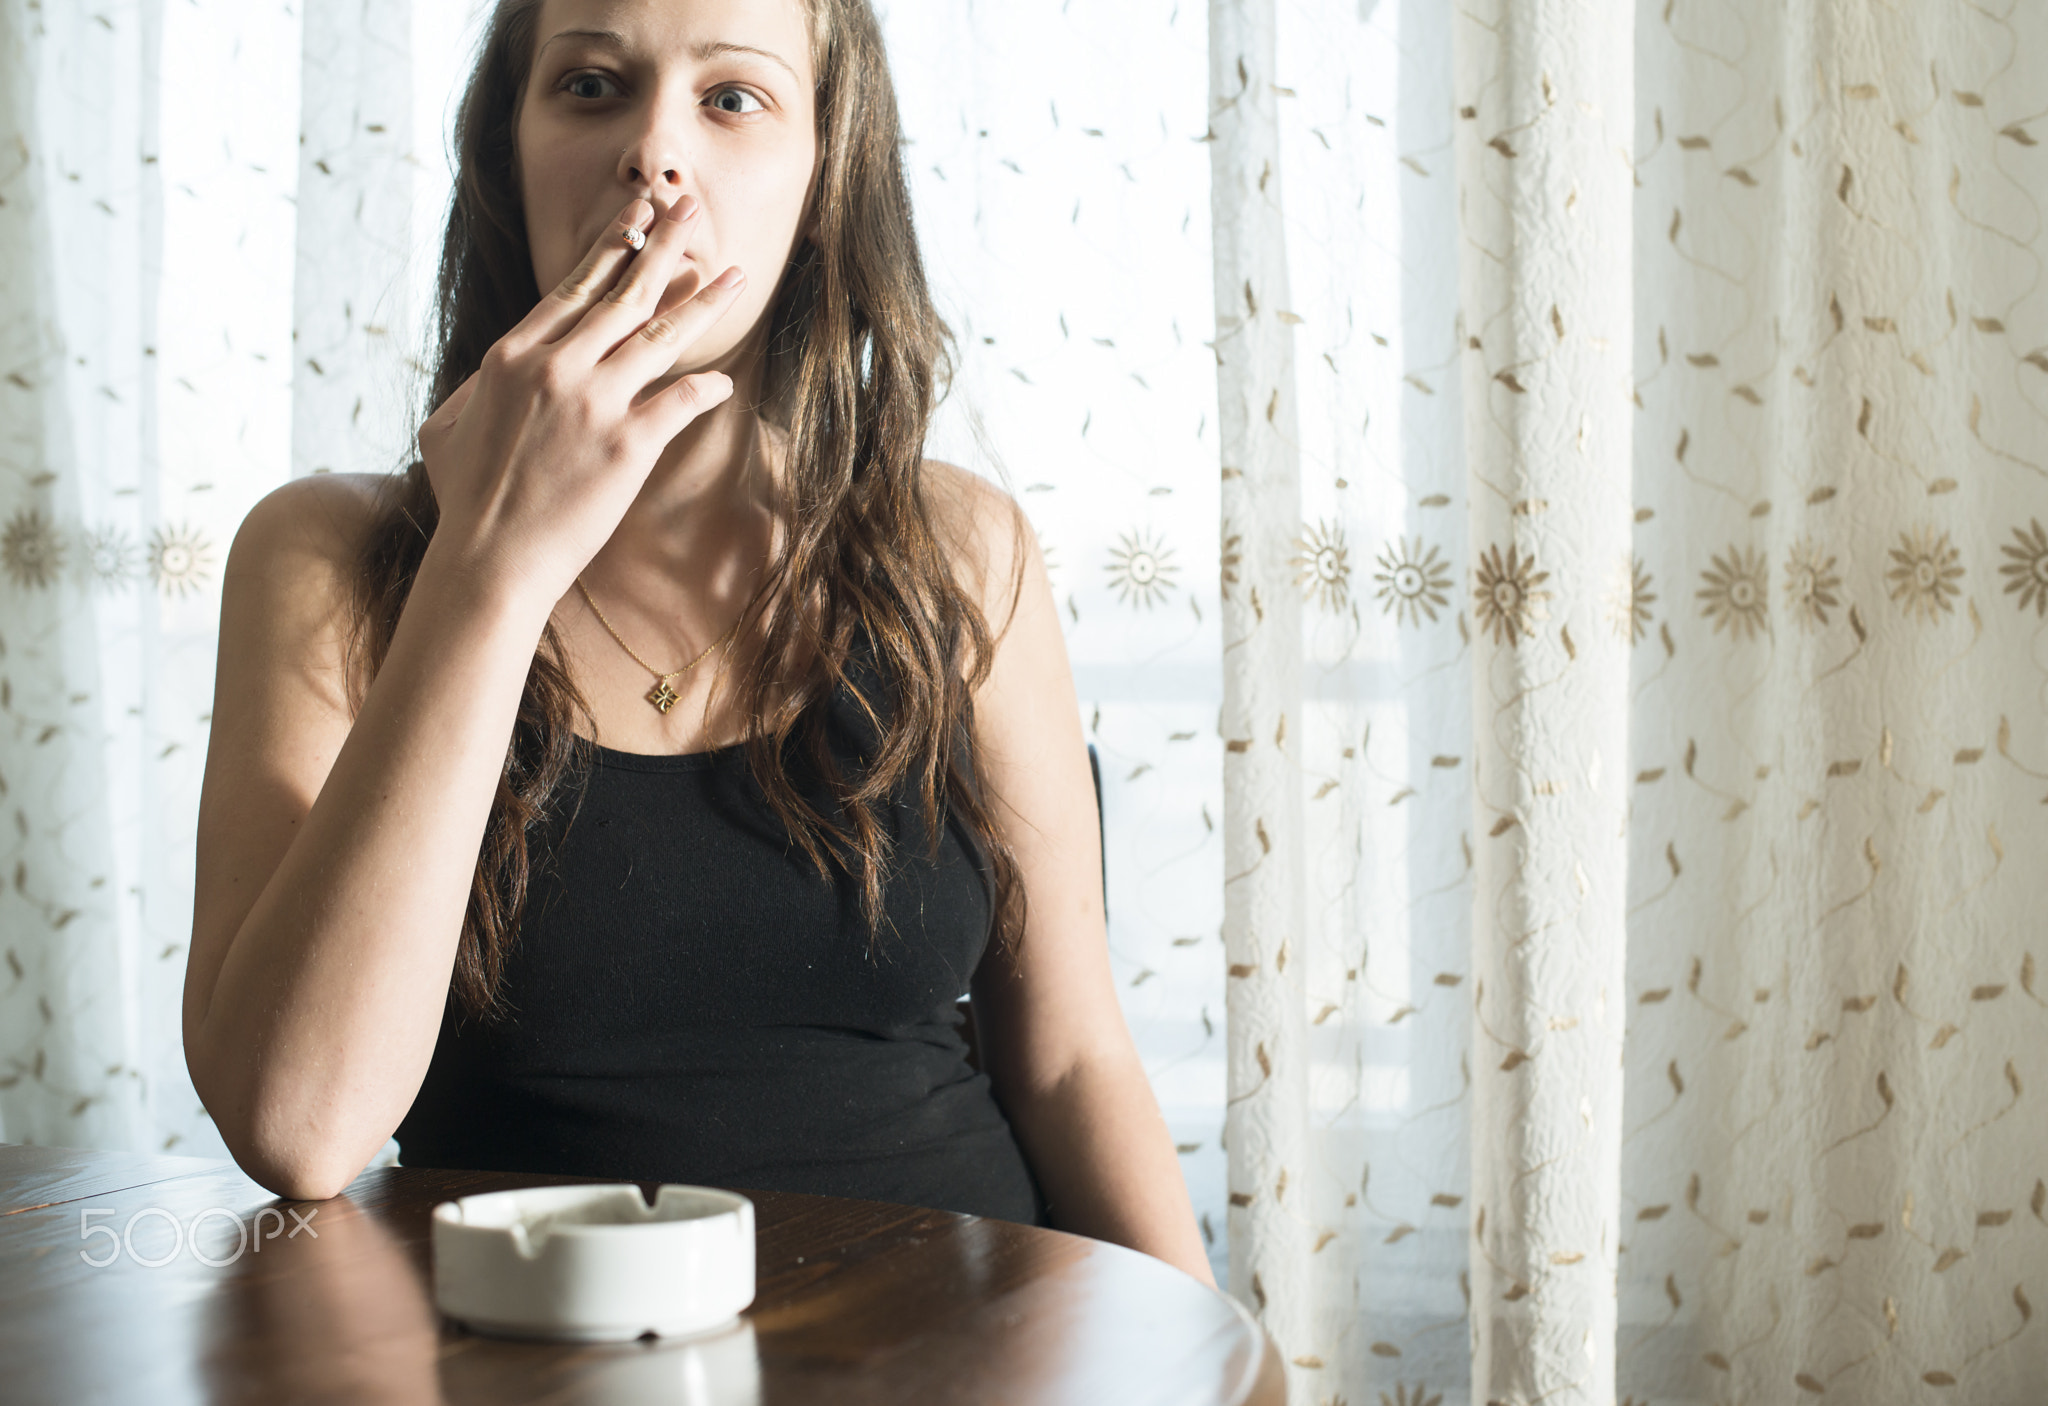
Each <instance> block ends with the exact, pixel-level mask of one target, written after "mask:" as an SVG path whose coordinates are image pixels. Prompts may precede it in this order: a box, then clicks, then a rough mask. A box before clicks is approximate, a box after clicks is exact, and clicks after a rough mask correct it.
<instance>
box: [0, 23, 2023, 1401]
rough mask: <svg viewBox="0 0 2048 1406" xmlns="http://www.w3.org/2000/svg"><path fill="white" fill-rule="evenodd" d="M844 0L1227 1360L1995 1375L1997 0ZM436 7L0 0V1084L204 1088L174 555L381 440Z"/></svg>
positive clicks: (389, 430)
mask: <svg viewBox="0 0 2048 1406" xmlns="http://www.w3.org/2000/svg"><path fill="white" fill-rule="evenodd" d="M878 9H879V10H881V11H883V12H884V18H885V25H886V29H887V33H888V37H889V42H890V45H891V54H892V59H893V63H894V67H895V71H896V74H897V79H898V84H899V90H900V96H901V100H902V104H903V123H904V137H905V142H906V145H905V147H904V151H905V155H906V163H907V170H908V172H909V174H910V177H911V180H912V184H913V193H914V196H915V199H916V204H917V210H918V217H919V221H920V233H921V236H922V239H923V244H924V250H925V255H926V259H927V265H928V270H929V272H930V273H931V276H932V279H933V282H934V287H935V291H936V293H937V295H938V297H939V300H940V305H941V310H942V312H943V313H944V315H945V316H946V317H947V319H948V321H949V322H950V323H951V325H952V326H953V328H954V330H955V331H956V333H957V334H958V335H959V339H960V344H961V351H962V362H961V370H960V375H959V378H958V381H957V382H956V385H955V389H954V394H953V396H952V398H951V399H950V400H949V401H948V402H947V404H946V406H945V407H944V408H943V410H942V412H941V418H940V422H939V424H938V426H937V427H936V430H935V433H934V440H933V444H932V450H931V452H933V453H934V454H935V455H937V456H939V457H945V458H951V459H954V460H956V461H958V462H961V463H966V464H969V465H971V466H973V467H976V468H978V469H980V470H982V471H984V472H988V473H991V474H994V475H997V476H999V477H1002V478H1003V479H1004V480H1005V481H1006V483H1007V484H1008V486H1009V487H1010V488H1011V489H1012V491H1013V492H1015V493H1016V495H1017V497H1018V499H1019V501H1020V502H1021V503H1022V504H1023V505H1024V507H1025V509H1026V511H1027V512H1028V513H1029V515H1030V517H1031V519H1032V521H1033V523H1034V525H1035V526H1036V527H1037V529H1038V531H1039V535H1040V538H1041V541H1042V542H1043V544H1044V546H1045V548H1046V551H1047V555H1048V559H1049V562H1050V565H1051V570H1052V576H1053V582H1054V588H1055V592H1056V595H1057V597H1058V600H1059V603H1060V606H1061V609H1062V611H1063V612H1064V614H1065V616H1066V620H1067V626H1068V646H1069V650H1070V653H1071V655H1072V657H1073V660H1074V663H1075V672H1076V678H1077V683H1078V685H1079V692H1080V695H1081V707H1082V711H1083V717H1084V720H1085V721H1086V723H1087V724H1088V728H1089V736H1090V739H1091V740H1092V741H1093V742H1094V743H1095V744H1096V746H1097V749H1098V751H1099V753H1100V754H1101V756H1102V759H1103V762H1104V772H1105V776H1104V782H1105V793H1106V794H1105V809H1106V812H1107V817H1108V832H1107V842H1106V843H1107V851H1108V869H1109V894H1108V897H1109V910H1110V917H1111V926H1110V944H1111V949H1112V957H1113V965H1114V970H1115V972H1116V975H1117V980H1118V982H1119V984H1120V989H1121V994H1122V997H1123V1001H1124V1007H1125V1011H1126V1014H1127V1016H1128V1018H1129V1019H1130V1022H1131V1024H1132V1028H1133V1030H1134V1032H1135V1033H1136V1034H1137V1037H1138V1039H1139V1043H1140V1048H1141V1051H1142V1052H1143V1054H1144V1055H1145V1058H1146V1063H1147V1068H1148V1070H1149V1072H1150V1073H1151V1076H1152V1079H1153V1084H1154V1088H1155V1091H1156V1092H1157V1093H1158V1095H1159V1097H1160V1100H1161V1103H1162V1105H1163V1106H1164V1107H1165V1109H1166V1112H1167V1115H1168V1121H1169V1124H1170V1126H1171V1127H1172V1129H1173V1131H1174V1136H1175V1138H1176V1140H1177V1142H1178V1143H1179V1145H1180V1147H1181V1151H1182V1159H1181V1160H1182V1166H1183V1170H1184V1172H1185V1174H1186V1176H1187V1179H1188V1184H1189V1187H1190V1190H1191V1192H1192V1194H1193V1197H1194V1201H1195V1204H1196V1208H1197V1212H1198V1215H1199V1217H1200V1218H1201V1220H1202V1223H1203V1227H1204V1231H1205V1233H1206V1235H1207V1237H1208V1239H1209V1244H1210V1249H1211V1254H1212V1257H1213V1259H1214V1262H1215V1264H1216V1267H1217V1269H1218V1273H1219V1277H1224V1276H1227V1282H1228V1284H1229V1286H1230V1288H1231V1291H1232V1292H1233V1293H1235V1294H1236V1295H1237V1296H1238V1297H1240V1298H1241V1299H1242V1300H1243V1301H1244V1302H1245V1303H1246V1304H1247V1305H1248V1306H1250V1307H1251V1308H1253V1309H1254V1310H1255V1311H1257V1312H1258V1313H1259V1315H1260V1316H1261V1318H1262V1319H1263V1320H1264V1321H1265V1323H1266V1324H1267V1326H1268V1327H1269V1329H1270V1330H1271V1331H1272V1333H1273V1335H1274V1337H1275V1339H1276V1340H1277V1341H1278V1342H1279V1343H1280V1345H1281V1347H1282V1349H1283V1352H1284V1354H1285V1356H1286V1358H1287V1360H1288V1364H1289V1365H1288V1373H1289V1377H1290V1383H1291V1391H1292V1399H1293V1400H1295V1401H1298V1402H1303V1403H1309V1402H1314V1403H1323V1402H1332V1403H1334V1402H1338V1401H1343V1402H1348V1403H1352V1404H1353V1406H1357V1403H1363V1402H1374V1403H1386V1406H1435V1403H1437V1402H1439V1401H1452V1402H1457V1401H1462V1400H1465V1399H1470V1400H1472V1401H1474V1402H1475V1403H1479V1402H1489V1401H1502V1402H1518V1403H1533V1402H1535V1401H1536V1400H1538V1399H1541V1400H1544V1401H1546V1402H1550V1401H1559V1402H1563V1401H1598V1402H1609V1401H1620V1400H1633V1401H1635V1402H1692V1401H1731V1402H1732V1401H1767V1402H1778V1401H1798V1400H1805V1399H1808V1398H1810V1397H1828V1396H1832V1397H1836V1398H1842V1397H1846V1398H1847V1399H1851V1400H1857V1401H1886V1402H1890V1401H1902V1402H1903V1401H1916V1400H1931V1401H1941V1400H1953V1401H1958V1402H1973V1403H1974V1402H1983V1403H2004V1402H2015V1401H2023V1400H2026V1399H2028V1392H2029V1390H2030V1389H2032V1385H2033V1383H2035V1382H2038V1381H2039V1380H2042V1379H2044V1377H2048V1344H2044V1338H2043V1333H2044V1331H2048V1330H2044V1329H2043V1328H2042V1326H2041V1325H2039V1324H2036V1323H2035V1322H2034V1321H2033V1320H2034V1305H2035V1303H2036V1302H2037V1301H2040V1300H2041V1299H2042V1298H2043V1295H2044V1294H2048V1273H2044V1270H2043V1266H2044V1265H2048V1189H2044V1188H2048V1181H2044V1178H2048V1162H2044V1154H2043V1152H2042V1150H2041V1149H2042V1146H2043V1144H2042V1141H2041V1138H2040V1136H2039V1134H2038V1118H2037V1117H2036V1115H2035V1114H2034V1112H2032V1111H2030V1110H2032V1103H2031V1099H2030V1090H2038V1089H2039V1088H2040V1087H2041V1085H2042V1083H2043V1080H2044V1079H2048V1063H2044V1060H2048V1055H2044V1053H2043V1051H2044V1050H2048V1012H2044V1009H2043V1001H2044V1000H2048V990H2044V989H2043V985H2042V980H2041V978H2040V977H2039V976H2038V974H2037V967H2036V962H2037V959H2038V957H2039V955H2040V954H2038V953H2036V952H2035V951H2034V950H2033V948H2034V947H2035V946H2037V945H2038V935H2039V933H2040V931H2041V924H2040V921H2039V908H2040V901H2039V893H2040V888H2039V884H2038V882H2037V881H2035V880H2034V879H2033V875H2032V872H2031V871H2032V869H2033V868H2035V867H2038V856H2040V855H2041V854H2043V853H2048V843H2044V842H2048V806H2044V801H2048V686H2044V685H2048V530H2044V528H2043V526H2042V524H2043V523H2044V522H2048V453H2044V451H2043V450H2042V448H2041V444H2042V442H2043V441H2044V436H2043V434H2042V430H2043V427H2044V419H2048V416H2044V412H2048V349H2044V348H2048V306H2044V300H2043V294H2042V293H2041V291H2040V289H2039V287H2038V286H2037V285H2038V282H2039V279H2038V273H2037V270H2038V267H2039V265H2040V261H2041V256H2042V254H2043V252H2044V235H2043V232H2042V228H2041V224H2042V221H2041V192H2042V191H2043V190H2044V189H2048V167H2044V161H2048V157H2044V156H2043V155H2042V154H2041V153H2042V150H2043V148H2042V145H2041V143H2042V142H2044V141H2048V125H2044V123H2048V119H2043V118H2042V117H2040V116H2039V110H2040V107H2041V104H2040V101H2039V99H2038V97H2036V96H2035V95H2037V94H2038V93H2039V92H2041V91H2043V90H2044V88H2048V57H2044V54H2048V48H2044V45H2048V33H2044V32H2043V31H2044V28H2048V13H2037V12H2036V10H2035V9H2032V8H2028V7H2023V6H2007V7H1980V6H1976V5H1972V4H1968V3H1964V0H1932V2H1931V3H1928V4H1925V5H1921V6H1917V7H1885V6H1878V5H1874V4H1870V3H1868V0H1800V3H1797V4H1793V5H1782V4H1777V3H1769V2H1768V0H1717V3H1712V4H1708V3H1700V2H1699V0H1675V3H1670V4H1657V5H1652V6H1644V7H1640V8H1638V7H1635V6H1630V5H1627V4H1623V3H1620V2H1619V0H1599V3H1596V4H1592V5H1581V6H1568V5H1565V4H1563V3H1562V0H1528V3H1515V4H1510V3H1508V0H1484V2H1483V3H1480V4H1476V5H1461V6H1446V5H1440V4H1436V3H1433V2H1429V3H1426V2H1425V0H1284V3H1283V0H1212V3H1211V4H1210V5H1209V6H1208V7H1207V8H1206V10H1204V9H1203V8H1201V7H1196V6H1191V5H1189V4H1187V3H1186V2H1185V0H1134V3H1130V4H1125V5H1119V6H1116V7H1102V6H1061V5H1054V4H1051V3H1049V2H1048V0H1036V3H1027V4H1021V5H1009V6H993V7H990V6H979V5H976V6H960V5H945V4H936V3H930V0H892V3H888V4H878ZM478 13H479V7H478V6H477V5H474V4H470V3H452V2H451V3H446V4H440V3H431V2H430V0H372V3H370V4H369V5H367V6H365V5H363V4H360V3H355V0H351V3H350V4H347V5H342V4H339V3H337V0H312V3H307V4H303V5H292V6H287V5H284V4H282V3H280V4H276V5H256V6H240V7H233V8H232V9H219V8H212V9H209V8H204V7H195V6H177V5H167V4H164V3H162V0H118V2H117V3H108V4H102V5H95V6H93V7H89V8H88V7H68V6H51V5H48V4H42V5H33V4H31V3H30V0H4V3H0V62H4V63H5V65H6V68H5V71H4V74H0V95H4V98H5V101H6V104H7V107H6V112H5V117H4V120H5V122H6V123H7V124H8V125H7V131H6V133H5V134H4V136H5V139H4V140H0V256H4V265H0V267H4V268H5V270H6V272H5V273H4V274H0V279H4V282H0V289H4V294H0V297H4V303H5V306H4V311H0V338H4V346H5V348H6V355H5V358H4V359H5V362H6V365H5V368H4V369H0V435H4V437H5V450H4V460H0V492H4V494H5V495H6V496H5V498H4V499H0V568H4V571H0V576H4V579H0V593H4V597H0V598H4V600H5V609H4V612H0V647H4V654H0V722H4V725H0V788H4V789H0V805H4V807H5V809H6V810H7V811H8V812H9V815H8V816H7V817H6V818H5V824H4V825H0V836H4V841H0V842H4V844H5V845H6V846H7V852H6V853H4V854H0V866H4V868H0V880H4V886H5V895H4V897H0V947H4V948H5V953H4V956H5V958H6V963H7V965H6V969H5V970H4V971H0V1137H5V1138H6V1139H8V1140H11V1141H28V1140H32V1141H38V1142H50V1143H63V1144H70V1145H81V1146H107V1147H137V1148H150V1149H163V1148H169V1149H170V1150H172V1151H178V1152H197V1153H202V1154H208V1155H216V1156H218V1155H224V1151H225V1150H224V1149H223V1148H221V1147H220V1146H219V1143H218V1139H217V1138H216V1137H215V1136H214V1135H213V1133H212V1131H211V1128H210V1126H209V1125H208V1124H207V1122H206V1120H205V1118H204V1115H203V1113H202V1112H201V1111H200V1110H199V1108H198V1105H197V1100H196V1099H195V1098H194V1097H193V1096H192V1093H191V1089H190V1086H189V1083H187V1082H186V1081H185V1079H184V1072H183V1060H182V1056H181V1054H180V1052H179V1050H178V1046H177V1040H178V1031H177V1010H178V1004H177V998H178V991H179V989H180V986H181V983H182V979H183V949H184V944H185V942H186V941H187V939H188V936H189V924H190V904H191V894H190V883H191V868H192V850H191V827H192V818H193V815H194V813H195V811H196V804H197V789H198V783H199V776H200V769H201V765H202V761H203V756H204V749H205V746H206V745H207V741H208V738H207V730H206V717H205V714H206V712H207V710H208V708H209V706H210V699H211V690H212V673H211V669H212V659H213V651H214V635H213V631H214V625H215V620H216V618H217V614H218V608H219V602H218V596H217V590H218V577H219V568H220V563H221V561H222V560H223V559H224V557H225V555H226V550H227V545H228V543H229V541H230V540H231V539H232V536H233V533H234V530H235V527H236V525H237V524H238V523H239V522H240V520H241V517H242V515H243V514H244V513H245V512H246V511H247V509H248V507H249V505H250V504H251V503H253V502H254V501H255V499H256V498H258V497H260V496H261V495H262V493H264V492H266V491H268V490H269V489H270V488H271V487H274V486H275V485H276V484H277V483H278V482H281V481H282V480H283V479H284V478H286V477H288V476H291V475H295V474H303V473H311V472H319V471H321V470H323V469H326V470H350V471H377V470H382V469H387V468H389V467H391V466H392V465H393V464H394V463H395V462H396V461H398V459H399V457H400V456H401V455H402V454H403V453H404V452H405V449H406V445H407V442H408V440H409V428H408V422H407V417H408V412H409V407H410V406H411V405H412V403H413V401H414V399H415V398H416V396H417V395H418V393H419V389H420V385H419V367H418V365H417V364H416V363H417V362H418V361H420V360H421V359H422V353H421V351H420V347H421V345H422V341H423V334H424V328H423V325H422V323H421V320H420V310H421V309H422V308H423V307H424V306H425V293H426V289H427V286H428V279H429V276H430V272H431V255H432V252H433V249H434V247H435V245H436V241H437V238H438V232H439V220H440V217H441V214H442V212H443V210H444V209H445V190H446V153H445V146H446V137H445V130H446V121H447V116H448V104H449V102H450V100H451V98H452V90H453V87H454V85H455V84H456V83H457V82H458V81H459V78H460V75H461V72H462V69H463V67H464V65H465V62H466V59H467V57H468V52H469V44H470V42H471V41H472V39H473V37H474V35H475V33H476V31H477V19H478ZM224 70H225V71H228V72H230V73H231V74H232V76H233V78H234V81H233V82H228V83H223V82H220V81H217V80H218V77H219V75H220V74H221V73H222V72H223V71H224ZM301 134H302V135H303V140H299V139H298V138H299V137H300V136H301ZM2033 1096H2035V1097H2037V1096H2038V1094H2037V1093H2035V1094H2033Z"/></svg>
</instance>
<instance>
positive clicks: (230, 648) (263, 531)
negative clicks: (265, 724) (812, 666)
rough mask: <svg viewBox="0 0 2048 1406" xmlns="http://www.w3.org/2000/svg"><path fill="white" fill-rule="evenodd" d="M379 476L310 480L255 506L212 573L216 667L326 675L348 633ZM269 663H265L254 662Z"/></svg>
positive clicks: (330, 476)
mask: <svg viewBox="0 0 2048 1406" xmlns="http://www.w3.org/2000/svg"><path fill="white" fill-rule="evenodd" d="M385 481H386V480H385V478H384V476H383V475H379V474H309V475H307V476H306V477H304V478H297V479H292V480H291V481H289V482H287V483H284V484H281V485H279V486H278V487H277V488H274V489H272V490H271V491H270V492H269V493H266V494H265V495H264V496H263V497H262V498H260V499H258V500H257V502H256V505H255V506H254V507H252V508H251V509H250V510H249V512H248V514H247V515H246V516H245V517H243V519H242V522H241V525H240V526H239V527H238V528H236V530H235V537H234V542H233V544H232V545H231V546H230V547H229V549H228V559H227V565H226V568H225V570H223V572H222V574H221V657H222V660H223V662H224V663H239V662H243V661H249V662H252V664H253V665H255V666H258V667H270V666H273V665H275V666H278V667H282V666H283V661H285V660H286V659H287V658H289V659H290V660H293V661H296V665H297V666H304V667H306V668H313V669H317V670H325V669H326V668H328V667H330V666H331V665H333V664H334V663H335V662H337V661H338V659H339V657H340V650H341V648H342V645H341V641H342V640H344V639H345V638H346V637H347V636H348V635H349V633H350V625H351V622H352V620H353V615H352V611H353V609H354V606H355V600H356V582H357V577H358V574H359V569H360V568H359V566H358V563H359V560H360V556H361V551H362V548H363V546H364V545H365V544H366V542H367V540H368V533H369V531H370V528H371V525H372V523H373V522H374V521H375V520H376V518H377V516H378V511H379V502H380V498H379V490H380V488H381V487H382V486H383V485H384V483H385ZM265 660H267V661H269V663H268V664H264V663H263V661H265Z"/></svg>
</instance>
